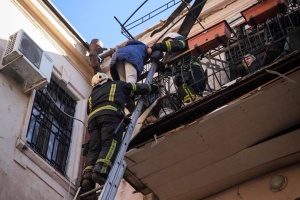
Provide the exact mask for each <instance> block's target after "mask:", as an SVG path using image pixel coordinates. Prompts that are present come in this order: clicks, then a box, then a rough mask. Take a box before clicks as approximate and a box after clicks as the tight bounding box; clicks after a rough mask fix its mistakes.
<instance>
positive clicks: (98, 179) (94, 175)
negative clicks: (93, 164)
mask: <svg viewBox="0 0 300 200" xmlns="http://www.w3.org/2000/svg"><path fill="white" fill-rule="evenodd" d="M92 179H93V181H95V183H98V184H99V185H104V183H105V181H106V178H104V177H103V176H102V175H101V174H99V173H97V172H93V173H92Z"/></svg>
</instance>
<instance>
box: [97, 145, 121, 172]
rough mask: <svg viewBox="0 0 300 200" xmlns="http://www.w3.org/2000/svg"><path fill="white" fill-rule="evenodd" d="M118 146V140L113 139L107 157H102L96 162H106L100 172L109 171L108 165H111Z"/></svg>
mask: <svg viewBox="0 0 300 200" xmlns="http://www.w3.org/2000/svg"><path fill="white" fill-rule="evenodd" d="M116 147H117V141H116V140H112V142H111V145H110V148H109V151H108V152H107V155H106V157H105V158H100V159H98V160H97V161H96V163H99V162H102V163H105V164H104V165H103V166H102V167H101V170H100V172H101V173H107V171H108V169H107V167H111V166H112V163H111V159H112V157H113V155H114V153H115V150H116Z"/></svg>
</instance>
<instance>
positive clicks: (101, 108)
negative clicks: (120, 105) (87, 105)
mask: <svg viewBox="0 0 300 200" xmlns="http://www.w3.org/2000/svg"><path fill="white" fill-rule="evenodd" d="M100 110H114V111H117V110H118V109H117V108H116V107H114V106H112V105H107V106H102V107H99V108H97V109H96V110H94V111H93V112H91V113H90V114H89V116H88V119H90V117H91V116H93V115H94V114H95V113H97V112H99V111H100Z"/></svg>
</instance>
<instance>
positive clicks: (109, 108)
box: [87, 81, 157, 122]
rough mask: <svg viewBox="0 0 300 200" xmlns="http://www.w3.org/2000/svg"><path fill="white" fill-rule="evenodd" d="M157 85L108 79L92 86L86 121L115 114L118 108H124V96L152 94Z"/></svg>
mask: <svg viewBox="0 0 300 200" xmlns="http://www.w3.org/2000/svg"><path fill="white" fill-rule="evenodd" d="M156 91H157V86H153V85H151V84H141V83H126V82H123V81H108V82H106V83H104V84H103V85H98V86H96V87H94V88H93V90H92V93H91V95H90V97H89V99H88V107H87V114H88V121H89V122H90V121H91V120H92V119H93V118H95V117H96V116H99V115H105V114H108V115H116V113H117V111H118V109H120V110H122V111H123V110H124V105H125V103H126V98H127V97H128V96H131V97H132V96H133V95H145V94H152V93H154V92H156Z"/></svg>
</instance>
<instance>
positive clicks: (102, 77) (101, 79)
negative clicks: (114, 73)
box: [91, 72, 111, 87]
mask: <svg viewBox="0 0 300 200" xmlns="http://www.w3.org/2000/svg"><path fill="white" fill-rule="evenodd" d="M108 80H111V78H110V77H109V76H108V75H107V74H105V73H100V72H97V74H95V75H94V76H93V78H92V80H91V84H92V87H95V86H97V85H102V84H104V83H106V82H107V81H108Z"/></svg>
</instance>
